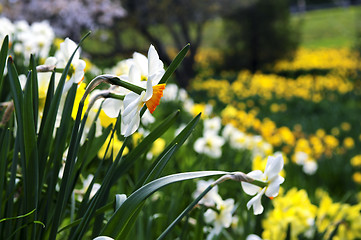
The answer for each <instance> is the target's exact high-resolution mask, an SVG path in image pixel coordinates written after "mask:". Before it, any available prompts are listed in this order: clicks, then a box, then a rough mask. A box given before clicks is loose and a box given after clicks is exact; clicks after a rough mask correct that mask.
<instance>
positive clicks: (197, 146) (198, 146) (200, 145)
mask: <svg viewBox="0 0 361 240" xmlns="http://www.w3.org/2000/svg"><path fill="white" fill-rule="evenodd" d="M205 143H206V141H205V139H204V138H198V139H197V140H196V141H195V143H194V150H195V151H196V152H197V153H203V151H204V145H205Z"/></svg>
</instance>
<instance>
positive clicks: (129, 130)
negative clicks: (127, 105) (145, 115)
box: [122, 114, 140, 137]
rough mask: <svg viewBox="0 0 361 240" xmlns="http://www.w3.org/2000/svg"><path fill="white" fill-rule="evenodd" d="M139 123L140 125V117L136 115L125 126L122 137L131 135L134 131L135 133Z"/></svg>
mask: <svg viewBox="0 0 361 240" xmlns="http://www.w3.org/2000/svg"><path fill="white" fill-rule="evenodd" d="M139 123H140V115H139V114H136V115H135V116H134V118H133V120H132V121H131V122H130V123H129V124H128V125H126V130H125V134H124V137H128V136H130V135H132V134H133V133H134V132H135V131H137V129H138V128H139ZM122 132H123V130H122Z"/></svg>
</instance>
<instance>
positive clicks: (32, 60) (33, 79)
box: [29, 55, 39, 132]
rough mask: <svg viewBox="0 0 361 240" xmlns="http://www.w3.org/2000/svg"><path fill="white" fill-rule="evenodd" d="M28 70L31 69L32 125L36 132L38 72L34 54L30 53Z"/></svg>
mask: <svg viewBox="0 0 361 240" xmlns="http://www.w3.org/2000/svg"><path fill="white" fill-rule="evenodd" d="M29 70H30V71H32V75H31V82H32V86H33V88H32V91H33V93H32V95H33V114H34V126H35V131H36V132H37V127H38V114H39V113H38V111H39V92H38V89H39V85H38V72H37V71H36V64H35V58H34V55H31V58H30V68H29Z"/></svg>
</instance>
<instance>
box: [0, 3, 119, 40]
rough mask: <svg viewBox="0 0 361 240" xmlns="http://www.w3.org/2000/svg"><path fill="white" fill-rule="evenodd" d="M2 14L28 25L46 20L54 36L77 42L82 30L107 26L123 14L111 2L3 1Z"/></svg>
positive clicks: (117, 4)
mask: <svg viewBox="0 0 361 240" xmlns="http://www.w3.org/2000/svg"><path fill="white" fill-rule="evenodd" d="M2 5H3V12H2V14H3V15H4V16H6V17H7V18H9V19H11V20H26V21H28V22H29V23H32V22H37V21H42V20H47V21H49V22H50V24H51V26H52V27H53V29H54V31H55V33H56V35H57V36H61V37H70V38H71V39H73V40H75V41H79V40H80V38H81V36H82V33H83V32H84V31H89V30H96V29H98V28H100V27H111V26H113V24H114V23H115V21H116V20H118V19H120V18H123V17H124V16H125V15H126V11H125V10H124V8H123V7H122V6H121V5H120V3H118V2H114V1H112V0H57V1H49V0H24V1H16V0H15V1H13V0H4V1H3V3H2Z"/></svg>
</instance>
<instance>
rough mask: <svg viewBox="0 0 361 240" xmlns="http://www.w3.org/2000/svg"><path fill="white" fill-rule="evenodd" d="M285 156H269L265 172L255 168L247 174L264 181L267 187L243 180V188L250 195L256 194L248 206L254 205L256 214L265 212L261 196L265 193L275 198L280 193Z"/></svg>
mask: <svg viewBox="0 0 361 240" xmlns="http://www.w3.org/2000/svg"><path fill="white" fill-rule="evenodd" d="M283 163H284V161H283V157H282V155H281V154H279V155H277V156H275V157H274V156H269V157H268V159H267V164H266V169H265V171H264V173H263V172H262V171H261V170H255V171H252V172H250V173H248V174H247V176H249V177H251V178H253V179H255V180H258V181H261V182H264V183H266V184H267V186H266V187H264V188H261V187H259V186H257V185H254V184H252V183H247V182H242V183H241V184H242V188H243V190H244V191H245V192H246V193H247V194H248V195H251V196H253V195H255V196H254V197H253V198H252V199H251V200H250V201H249V202H248V203H247V208H248V209H250V208H251V207H252V206H253V212H254V214H255V215H258V214H261V213H262V212H263V206H262V204H261V198H262V195H263V194H266V196H267V197H269V198H271V199H272V198H274V197H276V196H277V195H278V192H279V189H280V184H282V183H283V182H284V178H283V177H281V176H280V175H279V174H280V172H281V170H282V169H283Z"/></svg>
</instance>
